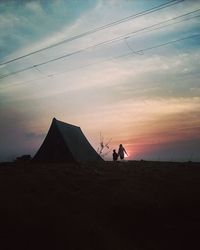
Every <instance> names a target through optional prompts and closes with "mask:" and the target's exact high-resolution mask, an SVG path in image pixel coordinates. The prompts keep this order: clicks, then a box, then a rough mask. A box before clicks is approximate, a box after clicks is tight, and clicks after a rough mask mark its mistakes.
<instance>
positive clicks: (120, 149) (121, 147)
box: [118, 144, 128, 160]
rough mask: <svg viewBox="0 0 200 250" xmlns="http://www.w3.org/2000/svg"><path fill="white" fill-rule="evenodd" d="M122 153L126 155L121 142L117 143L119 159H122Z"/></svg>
mask: <svg viewBox="0 0 200 250" xmlns="http://www.w3.org/2000/svg"><path fill="white" fill-rule="evenodd" d="M124 153H125V154H126V155H128V154H127V153H126V150H125V148H124V147H123V146H122V144H120V145H119V150H118V155H119V157H120V159H121V160H123V159H124Z"/></svg>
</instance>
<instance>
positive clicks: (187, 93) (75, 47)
mask: <svg viewBox="0 0 200 250" xmlns="http://www.w3.org/2000/svg"><path fill="white" fill-rule="evenodd" d="M199 41H200V1H195V0H194V1H192V0H185V1H182V0H177V1H176V0H175V1H170V0H54V1H53V0H49V1H47V0H46V1H45V0H38V1H36V0H33V1H28V0H27V1H26V0H18V1H17V0H16V1H14V0H8V1H6V0H5V1H0V161H6V160H11V159H14V158H15V157H16V156H19V155H22V154H31V155H32V156H33V155H34V154H35V152H36V151H37V150H38V148H39V147H40V145H41V143H42V142H43V140H44V138H45V135H46V133H47V131H48V129H49V126H50V124H51V121H52V119H53V117H56V118H57V119H58V120H61V121H64V122H67V123H71V124H74V125H77V126H80V127H81V129H82V131H83V132H84V134H85V135H86V137H87V138H88V140H89V141H90V143H91V144H92V146H93V147H94V148H95V149H96V150H97V148H98V146H99V145H98V144H99V142H100V139H99V135H100V133H101V134H102V135H103V137H104V142H107V141H109V140H110V139H111V142H110V143H109V146H110V148H109V150H111V151H112V150H113V149H118V145H119V144H120V143H122V144H123V145H124V147H125V148H126V150H127V152H128V154H129V157H128V158H127V159H129V160H132V159H146V160H170V161H188V160H193V161H199V160H200V82H199V73H200V42H199ZM105 152H107V151H105ZM111 153H112V152H109V153H108V154H107V156H106V158H105V159H111Z"/></svg>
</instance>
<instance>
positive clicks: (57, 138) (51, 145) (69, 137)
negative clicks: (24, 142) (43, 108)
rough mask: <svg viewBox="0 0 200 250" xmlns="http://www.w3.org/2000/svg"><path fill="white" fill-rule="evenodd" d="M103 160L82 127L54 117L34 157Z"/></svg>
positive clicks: (36, 159)
mask: <svg viewBox="0 0 200 250" xmlns="http://www.w3.org/2000/svg"><path fill="white" fill-rule="evenodd" d="M98 160H101V161H102V160H103V159H102V158H101V157H100V156H99V155H98V154H97V152H96V151H95V150H94V149H93V147H92V146H91V145H90V143H89V142H88V140H87V138H86V137H85V135H84V134H83V132H82V131H81V129H80V127H77V126H74V125H71V124H68V123H65V122H61V121H58V120H56V119H55V118H53V121H52V124H51V126H50V129H49V131H48V133H47V136H46V138H45V140H44V142H43V144H42V145H41V147H40V149H39V150H38V152H37V153H36V155H35V156H34V158H33V161H38V162H74V161H76V162H86V161H98Z"/></svg>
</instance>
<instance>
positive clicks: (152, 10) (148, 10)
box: [0, 0, 184, 65]
mask: <svg viewBox="0 0 200 250" xmlns="http://www.w3.org/2000/svg"><path fill="white" fill-rule="evenodd" d="M183 1H184V0H171V1H169V2H167V3H164V4H160V5H158V6H156V7H153V8H150V9H147V10H145V11H142V12H139V13H136V14H133V15H130V16H128V17H125V18H122V19H119V20H117V21H114V22H111V23H108V24H106V25H103V26H100V27H97V28H95V29H92V30H89V31H86V32H83V33H81V34H79V35H75V36H73V37H70V38H67V39H65V40H63V41H60V42H57V43H54V44H52V45H49V46H47V47H43V48H41V49H38V50H35V51H32V52H30V53H27V54H24V55H22V56H19V57H16V58H13V59H10V60H7V61H5V62H2V63H0V65H5V64H9V63H11V62H14V61H17V60H20V59H22V58H25V57H28V56H31V55H34V54H36V53H39V52H42V51H45V50H48V49H51V48H54V47H56V46H59V45H62V44H64V43H68V42H71V41H74V40H76V39H79V38H82V37H84V36H88V35H91V34H94V33H96V32H98V31H101V30H104V29H108V28H110V27H113V26H116V25H119V24H121V23H123V22H127V21H130V20H132V19H135V18H138V17H141V16H144V15H147V14H150V13H153V12H156V11H159V10H162V9H164V8H167V7H170V6H173V5H175V4H178V3H180V2H183Z"/></svg>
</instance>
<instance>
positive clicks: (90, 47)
mask: <svg viewBox="0 0 200 250" xmlns="http://www.w3.org/2000/svg"><path fill="white" fill-rule="evenodd" d="M199 10H200V9H198V10H194V11H192V12H188V13H185V14H182V15H180V16H177V17H174V18H170V19H168V20H165V21H162V22H159V23H156V24H153V25H150V26H147V27H144V28H142V29H139V30H136V31H133V32H131V33H126V34H124V35H122V36H118V37H117V38H113V39H109V40H106V41H104V42H101V43H98V44H95V45H91V46H88V47H86V48H84V49H80V50H77V51H74V52H71V53H68V54H65V55H62V56H60V57H56V58H53V59H50V60H47V61H44V62H41V63H39V64H36V65H32V66H29V67H26V68H24V69H21V70H17V71H14V72H10V73H7V74H4V75H0V79H2V78H5V77H8V76H10V75H15V74H18V73H22V72H24V71H27V70H30V69H33V68H36V69H37V67H39V66H42V65H45V64H48V63H51V62H54V61H57V60H60V59H64V58H66V57H70V56H73V55H76V54H80V53H82V52H84V51H87V50H89V49H94V48H96V47H99V46H102V45H106V44H110V43H113V42H115V41H119V40H123V39H124V38H125V42H126V45H127V46H128V48H129V49H130V50H132V52H134V53H141V52H136V51H133V49H132V48H130V46H129V45H128V44H127V41H126V39H127V38H130V37H132V36H134V35H136V34H137V33H139V32H141V31H145V30H148V29H151V30H149V31H150V32H152V31H154V30H157V29H162V28H164V27H166V26H169V25H174V24H176V23H181V22H184V21H188V20H190V19H192V18H196V17H199V15H197V16H193V17H189V18H187V19H184V20H181V21H177V22H175V23H171V24H167V25H165V26H161V27H157V28H154V29H152V28H153V27H156V26H158V25H161V24H164V23H168V22H171V21H173V20H176V19H178V18H182V17H186V16H188V15H191V14H193V13H196V12H198V11H199ZM146 32H148V31H146ZM143 33H144V32H143Z"/></svg>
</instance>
